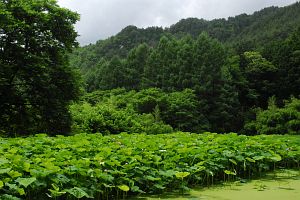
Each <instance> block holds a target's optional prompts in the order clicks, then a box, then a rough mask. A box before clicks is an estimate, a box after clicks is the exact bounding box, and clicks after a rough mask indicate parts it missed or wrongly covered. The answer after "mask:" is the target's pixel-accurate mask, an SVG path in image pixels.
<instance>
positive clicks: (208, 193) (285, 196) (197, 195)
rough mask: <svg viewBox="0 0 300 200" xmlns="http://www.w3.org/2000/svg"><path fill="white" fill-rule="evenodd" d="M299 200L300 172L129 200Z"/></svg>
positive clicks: (282, 172) (287, 171)
mask: <svg viewBox="0 0 300 200" xmlns="http://www.w3.org/2000/svg"><path fill="white" fill-rule="evenodd" d="M159 199H160V200H162V199H165V200H170V199H174V200H300V171H291V170H285V171H277V172H275V173H272V174H268V175H267V176H266V177H264V178H261V179H258V180H252V181H249V182H245V183H241V182H239V181H237V182H234V183H230V184H229V183H227V184H222V185H218V186H213V187H209V188H200V189H197V188H196V189H193V190H191V191H190V192H188V193H187V194H185V195H180V194H179V193H177V194H176V193H172V194H164V195H161V196H139V197H135V198H131V200H159Z"/></svg>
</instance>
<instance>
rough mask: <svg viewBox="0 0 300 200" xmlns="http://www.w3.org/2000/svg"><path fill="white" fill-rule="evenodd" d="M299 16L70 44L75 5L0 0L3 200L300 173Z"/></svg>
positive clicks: (110, 193) (113, 194)
mask: <svg viewBox="0 0 300 200" xmlns="http://www.w3.org/2000/svg"><path fill="white" fill-rule="evenodd" d="M299 13H300V3H299V2H298V3H295V4H293V5H290V6H287V7H284V8H277V7H271V8H266V9H263V10H262V11H259V12H255V13H254V14H253V15H246V14H242V15H239V16H236V17H230V18H228V19H227V20H225V19H217V20H212V21H206V20H203V19H184V20H181V21H180V22H178V23H177V24H175V25H172V26H171V27H170V28H166V29H162V28H157V27H151V28H147V29H138V28H136V27H134V26H129V27H126V28H125V29H124V30H122V31H121V32H120V33H119V34H117V35H116V36H113V37H111V38H108V39H107V40H101V41H98V42H97V43H96V44H95V45H88V46H85V47H79V48H76V49H74V47H76V46H77V42H76V40H75V39H76V36H77V33H76V32H75V30H74V24H75V23H76V21H77V20H78V19H79V15H78V14H77V13H75V12H72V11H70V10H68V9H65V8H60V7H59V6H58V5H57V3H56V1H55V0H4V1H0V136H1V138H0V199H3V200H20V199H23V200H35V199H36V200H38V199H58V200H59V199H80V198H83V199H88V198H95V199H117V198H122V197H125V196H126V195H129V194H133V195H136V194H141V193H151V194H154V193H162V192H166V191H170V190H175V191H179V192H183V191H185V190H187V189H188V188H189V187H193V186H195V185H202V186H209V185H213V184H215V183H218V182H221V181H232V180H241V179H244V178H253V177H256V176H260V175H262V174H263V173H264V172H266V171H269V170H274V169H277V168H296V169H299V165H300V148H299V147H300V138H299V134H300V131H299V130H300V102H299V95H300V87H299V85H300V27H299V22H300V15H299ZM274 19H276V20H274ZM283 22H284V23H283ZM72 51H73V53H72ZM69 61H70V62H69ZM207 131H209V132H207ZM210 132H216V133H210ZM230 132H237V133H238V134H236V133H230ZM40 133H43V134H40ZM217 133H223V134H217ZM225 133H230V134H225ZM274 134H277V135H274ZM245 135H250V136H245ZM267 135H268V136H267Z"/></svg>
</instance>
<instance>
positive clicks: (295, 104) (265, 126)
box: [244, 98, 300, 134]
mask: <svg viewBox="0 0 300 200" xmlns="http://www.w3.org/2000/svg"><path fill="white" fill-rule="evenodd" d="M244 129H245V132H246V133H249V134H251V133H252V134H300V131H299V130H300V100H299V99H297V98H292V99H291V100H290V101H288V102H286V103H285V106H284V107H283V108H278V107H277V106H276V104H275V101H274V99H270V102H269V107H268V109H267V110H259V111H258V112H257V113H256V120H255V121H251V122H248V123H247V124H246V125H245V127H244Z"/></svg>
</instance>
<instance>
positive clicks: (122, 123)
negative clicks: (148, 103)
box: [70, 94, 172, 134]
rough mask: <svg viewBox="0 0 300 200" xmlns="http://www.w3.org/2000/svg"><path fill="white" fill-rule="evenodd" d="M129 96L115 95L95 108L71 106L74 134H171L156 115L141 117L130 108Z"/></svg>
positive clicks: (82, 104)
mask: <svg viewBox="0 0 300 200" xmlns="http://www.w3.org/2000/svg"><path fill="white" fill-rule="evenodd" d="M128 96H129V95H128V94H124V95H121V96H120V95H119V96H114V95H112V96H110V97H108V98H107V99H104V100H102V101H101V102H98V103H96V104H95V105H94V106H92V105H90V104H89V103H81V104H74V105H72V106H71V108H70V110H71V113H72V118H73V132H75V133H76V132H86V133H103V134H118V133H120V132H128V133H141V132H145V133H148V134H158V133H169V132H171V131H172V128H171V127H170V126H169V125H166V124H164V123H163V122H162V121H161V120H159V119H158V118H157V114H156V116H155V115H154V114H153V113H152V111H154V110H151V112H149V113H138V112H137V111H135V110H134V107H133V105H129V104H128V105H127V101H128V99H127V98H128ZM132 98H133V97H132ZM123 106H124V107H123Z"/></svg>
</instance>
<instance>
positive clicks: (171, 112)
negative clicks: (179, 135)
mask: <svg viewBox="0 0 300 200" xmlns="http://www.w3.org/2000/svg"><path fill="white" fill-rule="evenodd" d="M83 100H84V102H88V103H82V104H74V105H73V106H71V112H72V116H73V120H74V126H73V128H74V130H78V131H79V132H89V133H90V132H92V133H95V132H101V133H119V132H122V131H124V132H128V133H134V132H135V133H138V132H140V131H142V132H146V133H167V132H170V131H171V129H170V127H169V126H166V125H165V124H168V125H170V126H172V127H173V128H174V129H176V130H181V131H190V132H191V131H199V130H200V128H199V125H201V124H202V123H203V122H201V121H199V112H198V110H197V109H198V101H197V96H196V95H195V93H194V91H193V90H191V89H185V90H183V91H181V92H170V93H168V92H163V91H162V90H161V89H157V88H149V89H144V90H141V91H139V92H135V91H130V92H126V90H124V89H115V90H110V91H96V92H93V93H89V94H87V95H85V97H83ZM105 113H110V114H109V115H106V114H105ZM108 116H110V117H108ZM112 121H113V123H112ZM93 124H95V125H93ZM96 124H97V125H96ZM122 124H123V125H122ZM121 125H122V127H123V128H120V127H121ZM143 126H144V127H143ZM108 127H115V128H108ZM116 127H119V128H116ZM138 127H139V128H138ZM78 131H76V132H78Z"/></svg>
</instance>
